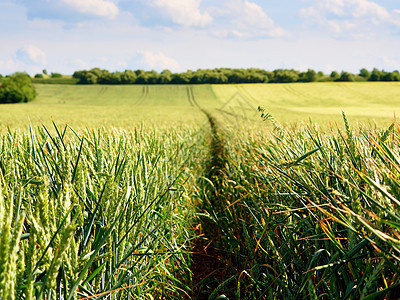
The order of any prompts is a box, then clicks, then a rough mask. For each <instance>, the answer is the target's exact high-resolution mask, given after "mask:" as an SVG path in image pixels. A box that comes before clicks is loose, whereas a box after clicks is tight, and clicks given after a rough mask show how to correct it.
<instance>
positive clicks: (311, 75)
mask: <svg viewBox="0 0 400 300" xmlns="http://www.w3.org/2000/svg"><path fill="white" fill-rule="evenodd" d="M298 81H301V82H314V81H317V73H316V72H315V71H314V70H312V69H308V70H307V72H302V73H300V74H299V79H298Z"/></svg>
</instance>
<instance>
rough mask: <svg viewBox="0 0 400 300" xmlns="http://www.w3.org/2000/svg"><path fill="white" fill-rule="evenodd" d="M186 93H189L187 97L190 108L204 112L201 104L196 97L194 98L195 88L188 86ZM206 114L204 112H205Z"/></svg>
mask: <svg viewBox="0 0 400 300" xmlns="http://www.w3.org/2000/svg"><path fill="white" fill-rule="evenodd" d="M186 93H187V97H188V100H189V103H190V106H195V107H197V108H198V109H200V110H202V109H201V107H200V105H199V103H198V102H197V100H196V97H195V96H194V92H193V86H188V87H186ZM203 112H204V111H203Z"/></svg>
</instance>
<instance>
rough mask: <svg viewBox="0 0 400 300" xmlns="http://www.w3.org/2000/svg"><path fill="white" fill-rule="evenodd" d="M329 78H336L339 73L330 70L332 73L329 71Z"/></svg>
mask: <svg viewBox="0 0 400 300" xmlns="http://www.w3.org/2000/svg"><path fill="white" fill-rule="evenodd" d="M330 76H331V78H333V79H335V80H336V79H338V78H339V77H340V75H339V73H338V72H336V71H332V73H331V75H330Z"/></svg>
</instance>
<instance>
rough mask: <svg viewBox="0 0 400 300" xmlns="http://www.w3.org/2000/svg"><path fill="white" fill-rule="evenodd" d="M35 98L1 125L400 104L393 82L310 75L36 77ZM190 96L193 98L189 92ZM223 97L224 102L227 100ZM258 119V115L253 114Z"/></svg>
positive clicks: (6, 111)
mask: <svg viewBox="0 0 400 300" xmlns="http://www.w3.org/2000/svg"><path fill="white" fill-rule="evenodd" d="M37 90H38V98H37V99H36V100H35V101H34V102H32V103H28V104H13V105H3V106H2V110H1V111H0V122H1V125H3V126H4V125H6V124H9V125H10V126H11V127H17V128H18V127H25V128H26V124H27V122H28V118H29V119H30V121H31V122H32V123H33V124H37V123H38V122H39V120H41V121H42V122H44V123H45V124H48V123H49V121H50V117H53V119H54V120H57V121H58V122H62V123H68V124H70V125H71V126H73V127H74V128H78V127H87V126H89V127H107V126H112V127H119V128H126V127H131V126H135V125H137V124H140V123H142V122H144V123H146V124H154V125H161V124H164V125H168V124H171V123H173V124H191V125H193V124H199V123H202V122H203V121H204V116H203V115H202V113H201V112H199V110H198V107H197V105H198V106H200V107H201V108H203V109H207V110H210V111H214V113H217V112H218V111H219V113H221V110H223V112H222V113H224V112H225V115H227V114H231V115H232V114H233V115H238V117H239V118H242V117H244V118H252V117H253V116H254V115H257V113H256V112H255V110H256V108H257V107H258V106H263V107H264V108H265V109H266V110H267V111H268V112H270V113H271V114H272V115H273V116H274V118H275V119H276V120H277V121H279V122H280V123H283V124H285V123H293V122H302V121H308V120H309V119H310V118H311V119H312V120H314V121H316V122H322V123H324V122H327V121H338V120H340V118H341V111H342V110H344V111H345V112H346V114H347V115H348V117H349V119H350V120H354V121H363V122H366V121H371V120H375V121H376V122H378V123H379V124H388V123H389V122H390V121H391V119H393V116H394V114H395V113H396V112H397V113H398V112H399V111H400V99H399V98H400V96H399V95H400V85H399V84H398V83H384V82H377V83H309V84H301V83H299V84H269V85H265V84H247V85H246V84H245V85H147V86H146V85H126V86H108V85H94V86H82V85H78V86H76V85H43V84H42V85H37ZM192 99H194V101H196V102H193V100H192ZM227 102H229V103H227ZM256 120H258V118H256Z"/></svg>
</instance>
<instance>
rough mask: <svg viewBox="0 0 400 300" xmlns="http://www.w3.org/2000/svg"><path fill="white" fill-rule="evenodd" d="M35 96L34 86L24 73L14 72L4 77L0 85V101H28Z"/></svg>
mask: <svg viewBox="0 0 400 300" xmlns="http://www.w3.org/2000/svg"><path fill="white" fill-rule="evenodd" d="M35 97H36V90H35V87H34V86H33V84H32V79H31V77H30V76H29V75H28V74H26V73H14V74H12V75H11V76H8V77H6V78H5V79H4V80H3V82H2V84H1V86H0V103H18V102H29V101H32V100H34V99H35Z"/></svg>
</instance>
